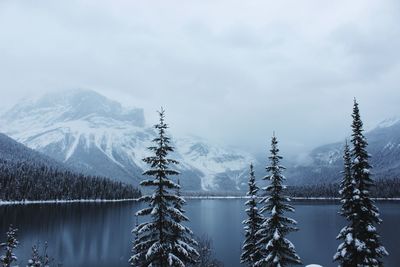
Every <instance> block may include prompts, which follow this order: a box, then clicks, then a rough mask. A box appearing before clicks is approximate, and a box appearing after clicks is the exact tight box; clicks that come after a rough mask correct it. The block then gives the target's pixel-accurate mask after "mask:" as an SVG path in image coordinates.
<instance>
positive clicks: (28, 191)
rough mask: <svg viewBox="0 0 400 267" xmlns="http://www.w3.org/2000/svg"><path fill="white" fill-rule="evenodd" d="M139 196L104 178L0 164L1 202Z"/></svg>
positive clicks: (27, 166) (34, 167)
mask: <svg viewBox="0 0 400 267" xmlns="http://www.w3.org/2000/svg"><path fill="white" fill-rule="evenodd" d="M139 196H140V191H139V190H138V189H137V188H135V187H133V186H131V185H126V184H122V183H120V182H114V181H111V180H109V179H106V178H102V177H94V176H86V175H83V174H76V173H73V172H70V171H65V170H64V171H60V170H58V169H55V168H51V167H48V166H46V165H32V164H30V163H29V162H15V161H7V160H1V161H0V199H1V200H9V201H19V200H71V199H128V198H138V197H139Z"/></svg>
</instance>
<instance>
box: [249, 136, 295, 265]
mask: <svg viewBox="0 0 400 267" xmlns="http://www.w3.org/2000/svg"><path fill="white" fill-rule="evenodd" d="M270 151H271V156H270V157H269V159H270V162H271V165H270V166H268V167H267V168H266V169H267V172H269V173H270V175H267V176H265V177H264V178H263V179H264V180H269V181H270V185H268V186H267V187H265V188H263V190H264V191H265V197H264V198H263V199H262V200H261V201H260V203H261V204H264V206H263V207H262V208H261V210H260V212H261V213H264V212H268V213H269V214H270V216H271V217H266V218H264V221H263V223H262V225H261V228H260V230H259V231H258V232H257V236H258V237H257V240H258V245H259V247H261V253H262V258H261V259H260V260H259V261H257V262H256V263H255V265H254V266H262V267H264V266H268V267H284V266H288V265H296V264H301V260H300V257H299V256H298V255H297V253H296V250H295V247H294V245H293V244H292V242H290V241H289V240H288V239H286V238H285V236H286V235H287V234H288V233H290V232H292V231H296V230H297V228H296V227H295V225H296V224H297V222H296V221H295V220H293V219H291V218H288V217H285V216H284V213H285V212H287V211H290V212H294V208H293V207H292V206H291V205H289V204H287V202H289V201H290V199H289V198H288V197H285V196H283V191H284V189H285V188H286V186H284V185H283V181H284V180H285V177H284V176H283V175H282V171H283V170H284V169H285V168H284V167H283V166H281V165H279V163H280V160H281V159H282V157H281V156H279V154H278V153H279V149H278V141H277V139H276V137H275V135H274V136H273V137H272V142H271V150H270Z"/></svg>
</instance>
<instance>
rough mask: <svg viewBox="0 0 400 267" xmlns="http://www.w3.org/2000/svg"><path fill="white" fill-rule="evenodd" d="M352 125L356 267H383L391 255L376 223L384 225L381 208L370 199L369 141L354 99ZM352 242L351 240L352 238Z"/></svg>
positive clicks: (352, 226)
mask: <svg viewBox="0 0 400 267" xmlns="http://www.w3.org/2000/svg"><path fill="white" fill-rule="evenodd" d="M352 118H353V123H352V139H351V142H352V145H353V149H352V150H351V156H352V159H353V162H352V166H351V171H352V175H353V177H354V180H355V187H356V188H355V190H354V193H353V201H354V216H352V217H351V222H350V226H351V228H352V229H353V236H352V241H351V242H354V245H355V246H356V248H357V249H356V251H355V255H354V256H353V257H354V261H355V262H354V263H355V265H353V266H383V263H382V261H381V258H382V257H383V256H385V255H388V253H387V251H386V249H385V248H384V247H383V246H382V245H381V243H380V241H379V235H378V233H377V230H376V227H375V225H376V224H379V223H380V222H381V219H380V218H379V211H378V208H377V207H376V206H375V205H374V203H373V200H372V199H371V198H370V188H371V187H372V186H373V185H374V181H373V180H372V179H371V175H370V169H371V166H370V165H369V163H368V159H369V155H368V153H367V150H366V148H367V145H368V143H367V140H366V139H365V137H364V134H363V123H362V121H361V117H360V111H359V108H358V103H357V101H356V100H354V107H353V114H352ZM349 242H350V237H349Z"/></svg>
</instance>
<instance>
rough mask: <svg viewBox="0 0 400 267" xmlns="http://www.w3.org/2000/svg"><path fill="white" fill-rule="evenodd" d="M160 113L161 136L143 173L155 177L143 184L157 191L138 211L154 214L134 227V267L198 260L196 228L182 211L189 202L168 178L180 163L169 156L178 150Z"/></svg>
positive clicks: (158, 127) (142, 213) (145, 197)
mask: <svg viewBox="0 0 400 267" xmlns="http://www.w3.org/2000/svg"><path fill="white" fill-rule="evenodd" d="M159 115H160V122H159V123H158V124H157V125H155V126H154V127H155V129H156V130H157V132H158V136H157V137H156V138H155V139H153V143H154V146H151V147H149V150H150V151H151V152H153V155H152V156H150V157H147V158H144V159H143V160H144V161H145V162H146V163H147V164H148V165H149V166H150V169H149V170H147V171H145V172H144V173H143V174H144V175H147V176H150V177H152V178H151V179H148V180H144V181H142V182H141V185H142V186H145V187H151V188H153V189H154V191H153V194H151V195H146V196H143V197H141V198H140V201H142V202H145V203H147V204H148V207H146V208H144V209H142V210H140V211H138V212H137V215H138V216H150V217H151V221H149V222H144V223H141V224H139V225H138V226H137V227H135V229H134V230H133V232H134V233H135V235H136V240H135V243H134V246H133V253H134V255H133V256H132V257H131V258H130V260H129V261H130V263H131V264H132V266H153V267H166V266H181V267H184V266H185V265H186V264H190V263H195V262H196V259H197V257H198V253H197V251H196V249H195V248H194V245H196V244H197V243H196V241H194V240H193V239H192V237H191V236H192V231H191V230H190V229H189V228H188V227H186V226H184V225H183V224H182V222H185V221H188V218H187V217H186V216H185V215H184V213H183V210H182V206H183V204H184V203H185V201H184V199H183V198H182V197H180V196H179V195H177V194H176V191H177V190H179V188H180V186H179V185H178V184H176V183H174V182H173V181H172V180H171V179H169V177H168V176H171V175H178V174H179V173H178V172H177V171H176V170H174V169H172V168H171V167H170V166H171V165H174V164H178V162H177V161H176V160H174V159H171V158H168V154H169V153H170V152H173V151H174V149H173V147H172V146H171V145H170V138H169V137H167V136H166V129H167V128H168V126H167V124H165V122H164V111H163V110H161V112H159ZM178 194H179V192H178Z"/></svg>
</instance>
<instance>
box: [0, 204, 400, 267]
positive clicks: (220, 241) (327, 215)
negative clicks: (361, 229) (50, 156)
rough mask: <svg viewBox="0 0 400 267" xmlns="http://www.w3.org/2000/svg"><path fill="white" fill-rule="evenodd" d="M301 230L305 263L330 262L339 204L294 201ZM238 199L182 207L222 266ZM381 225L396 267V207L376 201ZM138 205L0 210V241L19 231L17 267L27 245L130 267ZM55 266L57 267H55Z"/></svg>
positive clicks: (297, 239)
mask: <svg viewBox="0 0 400 267" xmlns="http://www.w3.org/2000/svg"><path fill="white" fill-rule="evenodd" d="M293 204H294V205H295V208H296V213H295V214H292V215H293V216H292V217H293V218H294V219H296V220H297V221H298V222H299V225H298V226H299V227H300V231H298V232H296V233H292V234H291V235H290V236H289V238H290V240H291V241H292V242H293V243H294V244H295V246H296V249H297V252H298V254H299V255H300V257H301V258H302V260H303V263H304V264H310V263H319V264H321V265H323V266H326V267H328V266H337V265H335V264H334V263H332V256H333V254H334V253H335V252H336V248H337V245H338V242H337V241H336V240H335V237H336V235H337V234H338V232H339V230H340V229H341V228H342V227H343V225H344V222H343V220H342V218H341V217H340V216H338V215H337V211H338V205H337V204H335V203H329V202H320V201H319V202H315V201H313V202H312V201H307V202H294V203H293ZM243 205H244V200H242V199H213V200H207V199H204V200H189V201H188V205H187V206H186V210H187V214H188V216H189V217H190V218H191V222H190V223H189V226H190V227H191V228H192V230H193V231H194V232H195V233H196V234H197V235H199V236H201V235H205V234H206V235H208V236H210V237H211V238H212V239H213V246H214V250H215V254H216V257H217V258H218V259H219V260H221V261H222V262H224V264H225V266H226V267H235V266H240V264H239V263H238V262H239V256H240V253H241V251H240V249H241V246H242V240H243V231H242V225H241V222H242V220H243V219H244V218H245V214H244V211H243ZM378 207H379V208H380V211H381V216H382V219H383V220H384V222H383V224H382V225H381V226H380V227H379V230H380V233H381V235H382V241H383V243H384V245H385V247H386V248H387V250H388V251H389V253H390V256H389V257H387V258H385V263H386V265H385V266H389V267H396V266H400V241H399V240H400V231H399V230H398V229H399V225H400V224H399V223H400V203H399V202H379V203H378ZM139 208H140V205H139V204H137V203H132V202H123V203H72V204H32V205H17V206H0V234H1V239H0V240H3V239H4V233H5V232H6V230H7V228H8V225H9V224H10V223H12V224H14V225H15V226H16V227H17V228H19V232H18V240H19V241H20V246H19V247H18V249H17V251H16V253H17V256H18V258H19V261H18V264H19V265H20V266H26V262H27V259H28V257H29V255H30V253H31V246H32V245H33V244H36V243H37V242H38V241H39V242H40V244H41V245H43V242H44V241H47V242H48V244H49V254H51V256H52V257H53V258H55V259H56V260H55V263H60V264H61V263H62V266H65V267H83V266H85V267H88V266H96V267H113V266H129V264H128V263H127V262H128V259H129V257H130V255H131V242H132V239H133V237H132V235H131V229H132V228H133V227H134V224H135V222H134V216H133V214H134V212H135V211H137V210H138V209H139ZM55 266H57V265H55Z"/></svg>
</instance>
